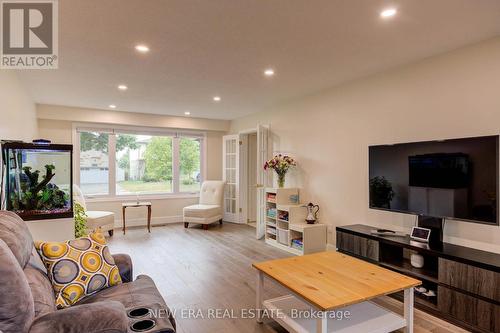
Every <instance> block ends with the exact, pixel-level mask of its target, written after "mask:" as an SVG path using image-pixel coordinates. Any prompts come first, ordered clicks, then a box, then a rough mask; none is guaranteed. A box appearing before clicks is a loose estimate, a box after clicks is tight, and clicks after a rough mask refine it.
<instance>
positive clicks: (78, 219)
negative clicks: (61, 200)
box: [73, 201, 88, 238]
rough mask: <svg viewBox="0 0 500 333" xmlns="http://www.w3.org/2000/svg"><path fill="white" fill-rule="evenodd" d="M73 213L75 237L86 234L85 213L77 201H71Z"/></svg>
mask: <svg viewBox="0 0 500 333" xmlns="http://www.w3.org/2000/svg"><path fill="white" fill-rule="evenodd" d="M73 213H74V216H75V217H74V219H75V238H79V237H84V236H87V234H88V232H87V214H86V213H85V209H84V208H83V206H82V205H81V204H80V203H78V202H76V201H75V202H74V203H73Z"/></svg>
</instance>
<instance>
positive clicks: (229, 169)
mask: <svg viewBox="0 0 500 333" xmlns="http://www.w3.org/2000/svg"><path fill="white" fill-rule="evenodd" d="M222 144H223V148H222V154H223V161H222V177H223V179H224V180H225V181H226V187H225V190H224V221H228V222H234V223H237V222H239V212H240V207H239V178H240V176H239V162H240V147H239V135H225V136H224V137H223V138H222Z"/></svg>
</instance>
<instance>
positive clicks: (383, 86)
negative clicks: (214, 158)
mask: <svg viewBox="0 0 500 333" xmlns="http://www.w3.org/2000/svg"><path fill="white" fill-rule="evenodd" d="M395 52H396V50H395ZM332 61H334V60H332ZM275 80H279V77H276V78H275ZM257 123H260V124H269V125H270V126H271V131H272V133H273V134H272V140H273V146H274V150H275V151H276V152H277V151H281V152H287V153H290V154H291V155H292V156H293V157H295V158H296V159H297V160H298V163H299V167H298V168H297V169H296V170H295V171H294V172H293V173H292V174H290V176H289V177H288V180H287V186H294V185H296V186H299V187H301V188H303V191H302V195H301V196H302V200H303V201H312V202H314V203H317V204H319V205H320V206H321V212H320V217H321V221H322V222H323V223H328V224H330V225H331V226H330V227H329V231H330V234H329V242H330V243H331V244H335V239H334V233H331V232H332V231H333V230H334V227H335V226H339V225H347V224H354V223H363V224H371V225H380V226H389V227H392V228H396V229H400V230H406V231H408V230H409V228H410V227H411V226H412V225H413V223H414V220H415V217H414V216H410V215H404V214H397V213H388V212H381V211H375V210H370V209H369V208H368V146H369V145H373V144H383V143H397V142H411V141H420V140H434V139H444V138H455V137H467V136H479V135H492V134H500V38H495V39H492V40H489V41H486V42H483V43H480V44H477V45H473V46H470V47H467V48H464V49H461V50H457V51H454V52H451V53H448V54H445V55H442V56H438V57H433V58H429V59H426V60H424V61H422V62H419V63H416V64H412V65H409V66H405V67H403V68H398V69H395V70H391V71H389V72H385V73H382V74H378V75H375V76H371V77H368V78H364V79H360V80H356V81H354V82H350V83H348V84H344V85H342V86H339V87H336V88H332V89H329V90H326V91H324V92H322V93H319V94H316V95H313V96H308V97H306V98H302V99H300V100H296V101H293V102H290V103H288V104H286V105H282V106H280V107H277V108H273V109H270V110H266V111H265V112H261V113H258V114H254V115H251V116H248V117H244V118H241V119H237V120H235V121H233V122H232V124H231V132H233V133H235V132H237V131H239V130H242V129H247V128H252V127H255V126H256V124H257ZM445 235H446V239H445V240H446V241H448V242H453V243H457V244H461V245H465V246H471V247H477V248H481V249H485V250H490V251H495V252H499V253H500V227H498V226H487V225H479V224H471V223H464V222H456V221H447V223H446V228H445Z"/></svg>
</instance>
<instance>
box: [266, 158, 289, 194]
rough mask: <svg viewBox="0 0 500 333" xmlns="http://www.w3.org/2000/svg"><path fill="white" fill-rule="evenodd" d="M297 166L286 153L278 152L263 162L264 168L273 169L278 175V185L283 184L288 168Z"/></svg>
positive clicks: (281, 185)
mask: <svg viewBox="0 0 500 333" xmlns="http://www.w3.org/2000/svg"><path fill="white" fill-rule="evenodd" d="M294 166H297V162H295V160H294V159H293V158H291V157H290V156H288V155H281V154H278V155H276V156H274V157H273V158H271V159H270V160H269V161H267V162H266V163H265V164H264V170H267V169H273V170H274V171H275V172H276V174H277V175H278V185H279V187H283V186H284V185H285V175H286V173H287V172H288V169H290V168H291V167H294Z"/></svg>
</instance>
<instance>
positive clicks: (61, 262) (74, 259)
mask: <svg viewBox="0 0 500 333" xmlns="http://www.w3.org/2000/svg"><path fill="white" fill-rule="evenodd" d="M35 248H36V250H37V251H38V254H39V255H40V258H41V259H42V261H43V263H44V265H45V268H47V274H48V276H49V279H50V281H51V282H52V287H53V288H54V292H55V294H56V306H57V308H58V309H63V308H66V307H69V306H71V305H73V304H75V303H76V302H78V301H79V300H81V299H83V298H85V297H87V296H89V295H92V294H94V293H96V292H98V291H99V290H102V289H105V288H108V287H111V286H115V285H117V284H120V283H122V279H121V277H120V272H119V271H118V266H116V265H115V260H114V259H113V257H112V256H111V253H110V252H109V248H108V246H107V245H106V239H105V238H104V236H103V234H102V233H101V231H100V230H97V231H94V232H93V233H91V234H90V235H88V236H87V237H82V238H77V239H73V240H69V241H65V242H40V241H37V242H35Z"/></svg>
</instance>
